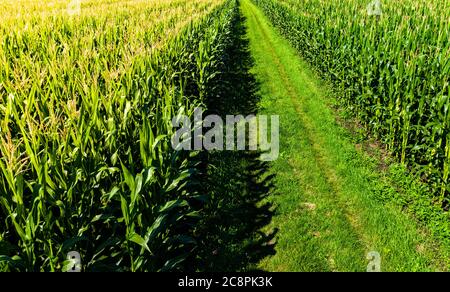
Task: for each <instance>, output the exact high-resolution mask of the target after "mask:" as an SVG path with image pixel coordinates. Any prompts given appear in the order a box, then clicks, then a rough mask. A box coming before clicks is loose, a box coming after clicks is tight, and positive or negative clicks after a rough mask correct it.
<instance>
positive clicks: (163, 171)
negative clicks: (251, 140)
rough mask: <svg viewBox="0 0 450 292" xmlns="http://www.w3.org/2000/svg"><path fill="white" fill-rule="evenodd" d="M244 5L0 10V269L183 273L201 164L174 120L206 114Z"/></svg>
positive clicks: (111, 3)
mask: <svg viewBox="0 0 450 292" xmlns="http://www.w3.org/2000/svg"><path fill="white" fill-rule="evenodd" d="M235 6H236V3H235V1H223V0H193V1H185V0H181V1H180V0H167V1H165V0H137V1H124V0H101V1H93V0H90V1H82V2H81V7H80V8H81V9H79V11H77V10H76V9H75V8H73V7H71V4H70V3H69V1H24V0H19V1H16V0H14V1H12V0H7V1H0V19H1V21H0V170H1V171H0V221H1V224H0V270H4V271H64V270H67V269H68V268H67V265H66V264H67V262H65V261H66V255H67V253H68V252H69V251H77V252H79V253H80V254H81V255H82V260H83V270H86V271H96V270H113V271H167V270H176V269H178V268H179V267H180V265H182V262H183V261H184V260H185V259H186V258H187V257H188V256H189V254H190V253H191V252H192V251H193V250H194V249H195V247H196V241H195V238H193V234H194V233H195V229H196V222H198V220H199V213H200V210H199V208H197V207H195V205H196V204H195V202H196V201H197V200H200V197H201V194H200V193H199V191H198V187H196V176H197V175H198V173H199V167H198V165H199V163H200V162H201V161H200V158H199V157H198V153H186V152H176V151H174V150H172V148H171V146H170V136H171V134H172V132H173V131H174V130H173V129H172V125H171V120H172V117H174V116H177V115H181V114H184V115H188V116H190V115H192V112H193V109H194V107H195V106H198V105H202V104H204V100H203V97H204V96H205V93H206V92H207V91H208V90H209V88H208V80H209V79H211V78H212V76H213V74H214V70H215V68H216V67H217V62H216V61H215V57H216V56H218V55H220V50H221V49H222V47H221V44H222V43H223V41H224V39H225V38H226V37H227V36H229V35H230V33H229V32H228V30H229V29H230V21H231V20H232V18H233V17H235V14H236V8H235ZM12 28H13V29H12Z"/></svg>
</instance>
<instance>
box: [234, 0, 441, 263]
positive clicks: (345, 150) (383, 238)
mask: <svg viewBox="0 0 450 292" xmlns="http://www.w3.org/2000/svg"><path fill="white" fill-rule="evenodd" d="M242 10H243V13H244V15H245V16H246V17H247V26H248V37H249V39H250V48H251V52H252V54H253V56H254V58H255V61H256V66H255V68H254V74H255V75H256V77H257V79H258V81H259V82H260V84H261V90H260V93H261V95H262V101H261V107H262V112H261V113H264V114H279V115H280V125H281V126H280V127H281V128H280V142H281V144H280V157H279V159H278V160H276V161H275V162H274V163H273V164H272V166H271V172H272V173H275V174H276V189H277V191H276V193H275V194H274V195H273V196H272V199H271V200H273V202H274V203H275V205H276V206H277V210H276V215H275V216H274V218H273V221H272V223H271V225H270V226H269V227H268V230H269V229H270V228H279V232H278V238H277V243H276V254H275V255H273V256H271V257H268V258H266V259H264V260H263V261H262V262H261V263H260V268H262V269H265V270H272V271H365V270H366V267H367V264H368V262H367V260H366V254H367V253H368V252H370V251H378V252H379V253H380V254H381V257H382V261H381V269H382V271H434V270H447V269H448V267H449V262H448V258H449V257H448V255H449V253H448V250H447V249H444V248H442V247H441V244H439V242H437V241H436V240H435V239H433V237H432V236H430V232H429V231H427V230H426V229H425V228H423V227H420V226H419V225H418V224H417V223H416V221H415V220H413V219H412V217H411V216H410V215H408V214H407V213H406V212H403V211H402V210H401V209H400V208H399V205H398V204H395V203H390V202H382V201H380V200H379V195H378V191H377V190H380V189H383V188H389V187H391V186H390V185H386V184H387V181H388V180H387V179H383V177H384V176H386V175H387V174H384V173H382V172H381V170H378V169H377V168H376V161H373V159H371V158H369V157H368V156H366V155H364V154H363V153H361V151H358V150H357V149H356V148H355V144H354V143H353V142H352V137H351V134H350V133H349V131H348V130H346V129H345V128H343V127H341V126H340V125H339V124H338V123H337V122H336V117H335V114H334V112H333V111H332V110H331V109H330V102H331V101H332V96H331V94H330V93H329V90H328V87H327V86H326V84H323V83H322V82H321V81H319V79H318V78H317V77H316V74H315V73H314V72H313V71H312V70H310V69H309V68H308V65H307V64H306V63H305V62H304V61H302V60H301V59H300V58H299V57H298V55H297V53H296V51H295V50H294V49H293V48H292V47H291V46H290V45H289V44H288V42H287V41H286V40H284V39H283V38H282V37H280V36H279V35H278V33H277V32H276V31H275V30H274V28H273V27H272V26H271V25H270V24H269V21H268V20H267V18H266V17H265V16H264V15H263V13H262V12H261V11H260V10H259V9H258V8H257V7H256V6H255V5H253V4H252V3H251V2H250V1H248V0H244V1H242Z"/></svg>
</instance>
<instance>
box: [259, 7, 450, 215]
mask: <svg viewBox="0 0 450 292" xmlns="http://www.w3.org/2000/svg"><path fill="white" fill-rule="evenodd" d="M254 2H255V3H256V4H258V5H259V6H260V7H261V8H262V9H263V10H264V11H265V13H266V15H267V16H268V17H269V18H270V19H271V21H272V22H273V23H274V25H275V26H276V27H277V28H278V29H279V31H280V32H281V33H282V34H283V36H284V37H285V38H287V39H288V40H289V41H290V43H291V44H292V45H293V46H294V47H295V48H296V49H297V50H298V51H299V53H300V54H301V55H302V56H303V57H304V58H305V59H306V60H307V61H308V62H309V63H311V64H312V65H314V67H316V68H317V70H318V71H319V72H320V73H322V74H323V76H324V77H325V78H326V79H328V80H331V81H332V82H333V83H334V85H335V87H336V88H337V89H339V91H340V92H339V96H340V98H341V101H342V104H343V105H344V107H345V108H347V109H348V110H350V112H352V113H353V114H354V116H355V117H356V118H357V119H358V120H360V121H361V122H362V123H363V125H364V126H365V127H366V128H367V129H369V131H370V132H371V133H372V134H373V135H374V136H375V137H376V138H378V139H380V140H381V141H382V142H383V143H384V144H385V145H386V147H387V149H388V150H389V151H390V152H391V153H393V154H394V155H395V156H396V157H397V158H398V159H399V161H400V162H401V163H403V164H405V165H407V166H408V167H409V168H410V169H411V170H412V171H413V172H414V173H416V174H417V175H418V176H420V177H422V179H423V180H424V181H426V182H427V183H428V184H429V185H430V186H431V187H432V189H433V190H434V192H435V195H436V202H437V203H438V204H440V205H442V206H443V207H444V208H448V207H449V200H450V197H449V191H450V184H449V171H450V169H449V167H450V131H449V130H450V125H449V122H450V120H449V118H450V117H449V111H448V108H449V77H450V41H449V40H450V2H449V1H441V0H432V1H429V0H427V1H425V0H420V1H410V0H402V1H381V11H380V13H378V15H373V13H370V9H369V7H368V5H369V4H371V3H370V2H371V1H368V0H367V1H366V0H351V1H326V0H303V1H294V0H276V1H275V0H254Z"/></svg>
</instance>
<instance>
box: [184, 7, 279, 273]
mask: <svg viewBox="0 0 450 292" xmlns="http://www.w3.org/2000/svg"><path fill="white" fill-rule="evenodd" d="M234 13H235V16H234V17H233V20H232V24H231V26H232V29H231V35H226V36H225V37H226V40H225V41H224V45H225V46H226V49H225V50H224V53H222V54H221V60H220V63H221V68H220V69H221V73H220V74H218V75H216V77H215V78H214V79H212V80H210V82H209V84H208V87H209V88H213V89H214V90H212V91H210V92H209V93H208V95H207V96H206V97H205V103H206V106H207V109H208V110H207V111H206V112H205V115H207V114H217V115H219V116H221V117H222V119H223V120H225V116H226V115H238V114H240V115H244V116H247V115H249V114H256V113H257V111H258V101H259V96H258V88H259V85H258V83H257V82H256V79H255V78H254V76H253V75H252V74H251V73H250V69H251V68H252V66H253V60H252V58H251V55H250V52H249V42H248V40H247V39H246V31H245V30H246V28H245V25H244V21H245V19H244V17H243V16H242V15H241V13H240V10H239V8H238V7H236V10H235V11H234ZM202 154H203V162H204V164H203V167H204V174H205V176H204V177H203V178H202V179H201V180H202V181H203V185H202V187H203V189H204V192H205V193H206V194H208V196H209V200H208V202H207V203H206V208H205V210H206V213H205V216H204V218H203V220H202V222H201V224H200V228H199V229H198V230H197V232H198V234H197V236H198V243H199V246H198V251H197V253H196V259H192V261H195V265H192V267H193V269H196V270H200V271H243V270H251V269H252V266H253V265H254V264H256V263H257V262H259V261H260V260H261V259H263V258H264V257H266V256H268V255H271V254H274V244H273V242H274V237H275V235H276V232H277V231H276V230H273V231H271V232H269V233H268V234H266V233H264V232H262V231H261V230H262V228H263V227H265V226H266V225H267V224H268V223H270V221H271V218H272V214H273V210H272V205H271V204H270V203H267V202H264V199H265V198H266V197H267V196H268V194H269V193H270V192H271V189H272V188H273V184H272V179H273V176H267V175H265V174H266V173H267V169H268V164H267V163H266V162H262V161H260V160H259V155H260V153H258V152H256V151H218V152H209V153H202ZM192 261H188V262H190V263H192ZM188 269H189V268H188Z"/></svg>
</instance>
